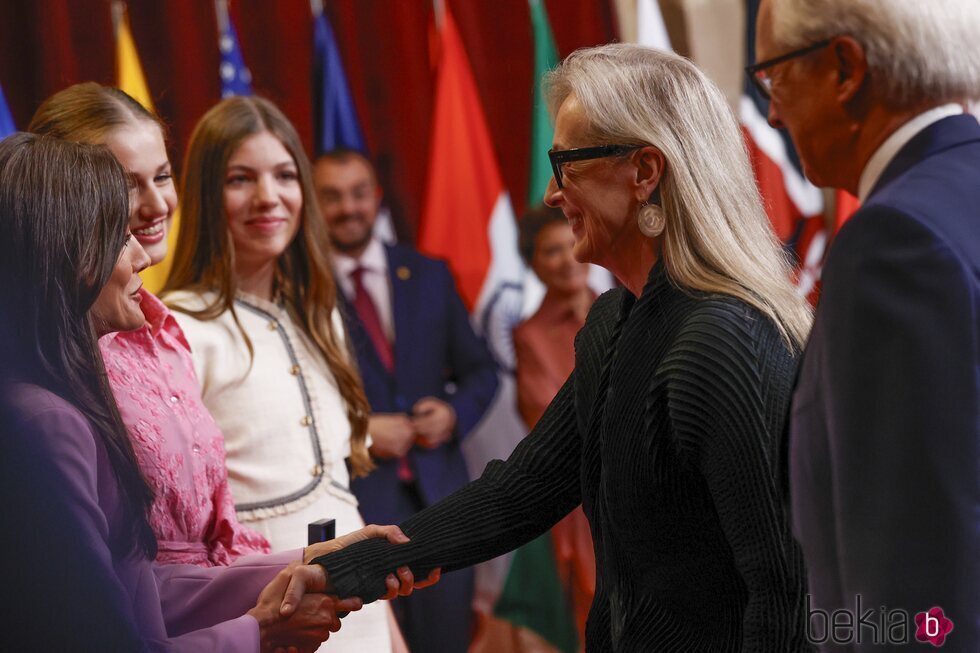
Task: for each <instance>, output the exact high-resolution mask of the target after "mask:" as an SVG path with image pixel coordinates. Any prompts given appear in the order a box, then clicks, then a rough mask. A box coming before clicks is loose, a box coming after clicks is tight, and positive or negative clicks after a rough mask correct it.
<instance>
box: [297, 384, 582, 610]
mask: <svg viewBox="0 0 980 653" xmlns="http://www.w3.org/2000/svg"><path fill="white" fill-rule="evenodd" d="M573 386H574V375H573V377H570V378H569V380H568V381H566V382H565V385H564V386H563V387H562V389H561V391H560V392H559V393H558V396H557V397H555V400H554V401H553V402H552V403H551V405H550V406H549V407H548V410H547V411H546V412H545V414H544V416H543V417H542V418H541V421H539V422H538V424H537V426H536V427H535V428H534V430H533V431H532V432H531V434H530V435H528V436H527V437H526V438H525V439H524V440H523V441H522V442H521V443H520V444H519V445H518V446H517V448H516V449H515V450H514V453H513V454H511V456H510V458H508V459H507V460H506V461H499V460H494V461H492V462H490V464H488V465H487V468H486V470H485V471H484V472H483V476H482V477H481V478H480V479H479V480H476V481H474V482H472V483H470V484H469V485H467V486H466V487H464V488H463V489H461V490H459V491H458V492H456V493H454V494H452V495H450V496H449V497H447V498H446V499H444V500H442V501H440V502H439V503H437V504H435V505H434V506H431V507H430V508H427V509H426V510H423V511H422V512H420V513H418V514H416V515H414V516H413V517H411V518H410V519H408V520H407V521H405V522H404V523H403V524H402V525H401V527H402V530H403V531H404V532H405V534H406V535H407V536H408V537H409V538H411V539H412V540H413V541H412V542H409V543H408V544H402V545H394V544H389V543H388V542H385V541H382V540H370V541H366V542H360V543H358V544H355V545H352V546H349V547H347V548H346V549H343V550H341V551H338V552H336V553H331V554H329V555H326V556H322V557H320V558H317V559H316V560H314V562H316V563H318V564H320V565H323V567H324V569H326V571H327V573H328V575H329V578H330V581H331V583H332V585H333V587H334V591H335V592H336V593H337V594H339V595H340V596H359V597H361V598H363V599H364V600H365V601H373V600H375V599H377V598H378V597H379V596H381V595H382V594H384V593H385V585H384V579H385V576H386V575H387V574H388V573H390V572H393V571H394V570H395V569H396V568H398V567H401V566H404V565H408V566H409V567H411V569H412V572H413V573H414V574H415V577H416V578H424V577H425V576H426V575H428V573H429V571H431V570H432V569H435V568H436V567H441V568H442V569H443V571H452V570H453V569H459V568H461V567H467V566H469V565H473V564H476V563H478V562H483V561H484V560H489V559H490V558H493V557H495V556H498V555H500V554H502V553H506V552H507V551H510V550H512V549H515V548H517V547H518V546H520V545H522V544H524V543H526V542H529V541H531V540H532V539H534V538H536V537H538V536H539V535H541V534H542V533H544V532H545V531H546V530H548V529H549V528H551V526H553V525H554V524H555V523H556V522H557V521H558V520H559V519H561V518H562V517H563V516H565V515H566V514H568V513H569V512H570V511H571V510H572V509H573V508H574V507H575V506H577V505H578V504H579V503H580V502H581V495H580V491H579V478H578V466H579V463H580V459H581V443H580V438H579V436H578V434H577V433H576V431H575V411H574V403H573V398H572V394H573V393H572V388H573Z"/></svg>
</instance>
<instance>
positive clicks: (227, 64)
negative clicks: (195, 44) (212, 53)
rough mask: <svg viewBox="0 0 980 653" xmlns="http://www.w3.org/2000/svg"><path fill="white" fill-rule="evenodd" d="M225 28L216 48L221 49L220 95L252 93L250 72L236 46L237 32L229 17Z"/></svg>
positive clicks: (240, 50)
mask: <svg viewBox="0 0 980 653" xmlns="http://www.w3.org/2000/svg"><path fill="white" fill-rule="evenodd" d="M225 24H226V28H225V30H224V31H223V32H222V33H221V35H220V37H219V38H218V48H219V49H220V50H221V67H220V69H219V70H220V73H221V97H223V98H226V97H231V96H232V95H251V94H252V73H251V72H250V71H249V69H248V68H247V67H246V66H245V59H244V58H243V57H242V49H241V48H240V47H239V46H238V34H237V33H236V32H235V26H234V25H232V24H231V18H230V17H229V18H228V20H227V21H226V23H225Z"/></svg>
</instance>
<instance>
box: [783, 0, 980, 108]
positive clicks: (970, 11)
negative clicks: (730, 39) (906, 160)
mask: <svg viewBox="0 0 980 653" xmlns="http://www.w3.org/2000/svg"><path fill="white" fill-rule="evenodd" d="M771 6H772V25H773V27H772V37H773V42H774V43H775V44H777V45H779V46H782V47H784V48H786V49H787V50H789V49H793V48H798V47H803V46H806V45H809V44H811V43H816V42H817V41H820V40H822V39H827V38H832V37H834V36H845V35H846V36H850V37H852V38H854V39H855V40H856V41H858V42H859V43H860V44H861V45H862V46H863V48H864V51H865V57H866V58H867V61H868V68H869V69H870V71H871V79H872V83H873V84H874V89H875V92H876V93H877V97H878V99H879V100H880V101H881V102H882V104H884V105H885V106H887V107H888V108H890V109H895V110H900V109H908V108H912V107H915V106H918V105H921V104H923V103H942V102H967V101H969V100H972V99H976V98H978V97H980V0H886V1H882V0H771Z"/></svg>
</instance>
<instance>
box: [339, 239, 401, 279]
mask: <svg viewBox="0 0 980 653" xmlns="http://www.w3.org/2000/svg"><path fill="white" fill-rule="evenodd" d="M333 259H334V262H333V266H334V270H335V271H336V273H337V276H338V277H340V278H341V279H348V278H349V277H350V273H351V272H353V271H354V268H356V267H358V266H360V267H362V268H365V269H367V270H368V271H370V272H376V273H378V274H382V275H384V274H387V273H388V257H387V256H385V248H384V245H382V244H381V241H380V240H378V239H377V238H373V237H372V238H371V241H370V242H369V243H368V246H367V247H366V248H365V249H364V253H363V254H361V256H360V258H353V257H351V256H348V255H347V254H344V253H342V252H338V251H336V250H334V253H333Z"/></svg>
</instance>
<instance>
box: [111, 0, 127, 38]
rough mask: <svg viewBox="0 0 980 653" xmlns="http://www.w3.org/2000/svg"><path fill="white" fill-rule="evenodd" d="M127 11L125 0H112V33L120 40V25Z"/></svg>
mask: <svg viewBox="0 0 980 653" xmlns="http://www.w3.org/2000/svg"><path fill="white" fill-rule="evenodd" d="M125 13H126V3H125V2H123V0H112V34H113V36H114V37H115V39H116V41H118V40H119V25H120V24H121V23H122V21H123V16H124V15H125Z"/></svg>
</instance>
